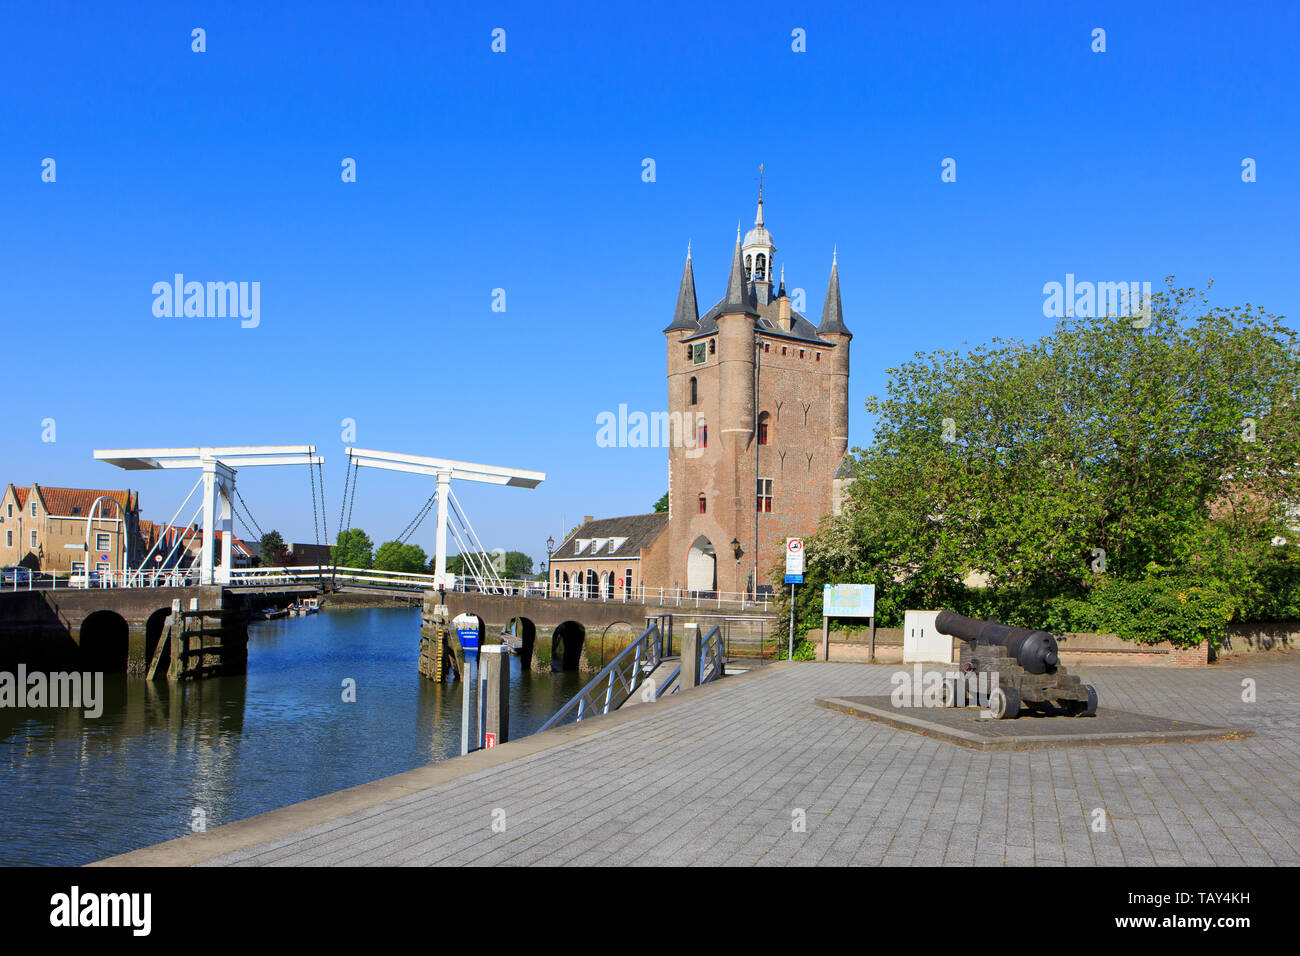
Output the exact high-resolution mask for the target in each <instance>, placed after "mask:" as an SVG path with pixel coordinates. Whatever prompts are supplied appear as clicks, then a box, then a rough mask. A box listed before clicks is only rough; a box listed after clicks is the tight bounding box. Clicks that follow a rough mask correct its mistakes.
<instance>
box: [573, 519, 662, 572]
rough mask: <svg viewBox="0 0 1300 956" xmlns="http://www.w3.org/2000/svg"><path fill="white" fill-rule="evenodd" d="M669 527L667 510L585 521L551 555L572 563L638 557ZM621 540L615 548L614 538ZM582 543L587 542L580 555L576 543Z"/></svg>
mask: <svg viewBox="0 0 1300 956" xmlns="http://www.w3.org/2000/svg"><path fill="white" fill-rule="evenodd" d="M666 527H668V512H666V511H661V512H658V513H657V514H648V515H626V516H624V517H622V518H600V519H598V520H595V521H586V522H583V524H582V526H581V527H580V528H578V530H577V531H575V532H573V534H572V535H570V536H569V538H568V539H567V540H566V541H565V542H564V543H563V544H561V545H560V546H559V547H558V548H556V549H555V551H554V552H552V554H551V560H552V561H566V560H568V561H572V560H575V559H576V560H578V561H583V560H586V559H588V558H590V559H592V560H604V559H606V558H624V557H626V558H635V557H639V556H640V553H641V551H642V549H644V548H648V547H650V545H651V544H653V543H654V540H655V538H657V537H659V535H660V533H662V532H663V530H664V528H666ZM618 538H623V539H624V540H623V541H622V542H619V543H617V547H614V544H615V543H616V541H615V539H618ZM579 541H585V542H587V544H586V546H585V547H584V548H583V550H582V551H581V552H579V551H578V550H577V542H579ZM597 541H599V542H601V544H600V547H599V548H598V549H594V548H593V545H594V544H595V542H597Z"/></svg>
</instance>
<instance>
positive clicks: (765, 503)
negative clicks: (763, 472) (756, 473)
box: [755, 478, 772, 514]
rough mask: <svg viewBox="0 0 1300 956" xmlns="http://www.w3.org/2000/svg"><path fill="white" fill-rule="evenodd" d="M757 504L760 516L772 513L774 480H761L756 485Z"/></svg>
mask: <svg viewBox="0 0 1300 956" xmlns="http://www.w3.org/2000/svg"><path fill="white" fill-rule="evenodd" d="M755 485H756V487H755V491H756V492H757V494H756V495H755V503H756V504H757V507H758V512H759V513H760V514H771V513H772V479H771V478H759V479H758V481H757V482H756V483H755Z"/></svg>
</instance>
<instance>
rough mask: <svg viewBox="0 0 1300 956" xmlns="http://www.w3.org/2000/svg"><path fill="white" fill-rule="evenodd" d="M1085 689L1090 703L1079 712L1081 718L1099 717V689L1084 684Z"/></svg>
mask: <svg viewBox="0 0 1300 956" xmlns="http://www.w3.org/2000/svg"><path fill="white" fill-rule="evenodd" d="M1083 689H1084V690H1086V691H1087V692H1088V703H1087V704H1086V705H1084V707H1083V709H1082V710H1080V711H1079V716H1080V717H1096V716H1097V688H1095V687H1093V686H1092V685H1091V684H1084V685H1083Z"/></svg>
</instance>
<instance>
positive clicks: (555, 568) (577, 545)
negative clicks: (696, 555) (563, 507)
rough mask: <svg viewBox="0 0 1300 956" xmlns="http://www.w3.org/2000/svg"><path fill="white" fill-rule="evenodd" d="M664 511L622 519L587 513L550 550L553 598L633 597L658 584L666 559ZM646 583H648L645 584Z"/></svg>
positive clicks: (550, 576)
mask: <svg viewBox="0 0 1300 956" xmlns="http://www.w3.org/2000/svg"><path fill="white" fill-rule="evenodd" d="M667 527H668V515H667V513H663V512H661V513H659V514H648V515H628V516H627V517H623V518H603V519H601V520H599V521H597V520H595V519H593V518H591V517H590V516H588V517H586V518H584V519H583V522H582V524H581V525H579V527H578V530H577V531H575V532H574V533H573V534H572V535H570V536H569V538H568V540H567V541H564V542H563V543H562V544H561V545H560V547H559V548H558V549H556V550H555V551H554V552H552V554H551V564H550V569H549V572H550V573H549V578H550V589H551V590H550V593H551V594H552V595H554V596H557V597H587V598H604V599H606V600H610V599H621V598H624V597H626V598H629V599H632V598H634V597H636V595H637V593H638V590H637V589H638V588H640V587H641V586H642V584H643V583H645V582H649V581H654V582H655V585H654V586H655V587H659V586H660V585H659V583H658V582H660V581H662V580H663V578H664V571H665V568H666V567H667V560H668V535H667V534H665V531H666V530H667ZM647 586H648V585H647Z"/></svg>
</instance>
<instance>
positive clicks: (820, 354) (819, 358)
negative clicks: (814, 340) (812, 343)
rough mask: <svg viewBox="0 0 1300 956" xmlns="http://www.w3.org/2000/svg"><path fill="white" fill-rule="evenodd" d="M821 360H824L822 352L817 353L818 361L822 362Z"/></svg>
mask: <svg viewBox="0 0 1300 956" xmlns="http://www.w3.org/2000/svg"><path fill="white" fill-rule="evenodd" d="M821 360H822V353H821V352H817V353H816V361H818V362H820V361H821Z"/></svg>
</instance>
